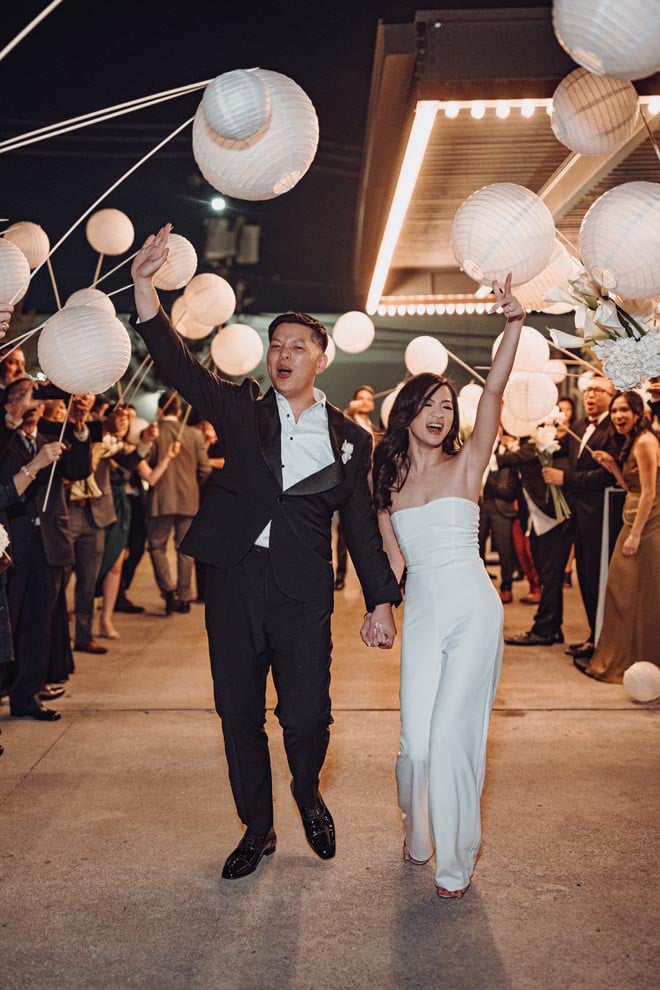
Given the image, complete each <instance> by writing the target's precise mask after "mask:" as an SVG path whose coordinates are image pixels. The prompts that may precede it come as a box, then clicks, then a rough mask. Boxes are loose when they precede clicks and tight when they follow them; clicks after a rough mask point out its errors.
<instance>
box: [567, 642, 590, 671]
mask: <svg viewBox="0 0 660 990" xmlns="http://www.w3.org/2000/svg"><path fill="white" fill-rule="evenodd" d="M570 652H571V654H572V655H573V659H574V660H591V658H592V656H593V655H594V652H595V647H594V644H593V643H583V644H582V646H578V647H577V649H575V650H571V651H570ZM585 666H586V664H585Z"/></svg>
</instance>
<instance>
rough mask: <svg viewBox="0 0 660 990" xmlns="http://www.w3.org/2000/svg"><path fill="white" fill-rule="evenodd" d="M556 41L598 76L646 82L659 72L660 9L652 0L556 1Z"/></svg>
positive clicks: (554, 11)
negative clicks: (643, 80)
mask: <svg viewBox="0 0 660 990" xmlns="http://www.w3.org/2000/svg"><path fill="white" fill-rule="evenodd" d="M552 22H553V26H554V29H555V34H556V36H557V41H558V42H559V44H560V45H561V46H562V48H563V49H564V50H565V51H567V52H568V54H569V55H570V56H571V58H572V59H573V61H575V62H577V63H578V65H583V66H584V68H585V69H589V71H590V72H595V73H596V74H597V75H599V76H614V78H616V79H644V78H645V77H646V76H652V75H653V73H654V72H658V70H660V5H658V3H657V2H655V0H653V2H651V3H650V2H649V0H626V2H625V3H622V2H621V0H598V2H595V0H554V4H553V7H552Z"/></svg>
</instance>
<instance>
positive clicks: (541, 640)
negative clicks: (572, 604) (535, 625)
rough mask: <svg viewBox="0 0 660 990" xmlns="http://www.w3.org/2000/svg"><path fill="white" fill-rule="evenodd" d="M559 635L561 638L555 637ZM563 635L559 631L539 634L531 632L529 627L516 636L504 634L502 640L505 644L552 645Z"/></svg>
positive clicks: (558, 641)
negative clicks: (544, 634) (526, 630)
mask: <svg viewBox="0 0 660 990" xmlns="http://www.w3.org/2000/svg"><path fill="white" fill-rule="evenodd" d="M558 636H561V639H558V638H557V637H558ZM563 639H564V637H563V636H562V635H561V633H553V634H552V635H550V636H539V634H538V633H535V632H532V630H531V629H530V630H529V631H528V632H526V633H520V634H519V635H518V636H505V637H504V642H505V643H506V644H507V646H554V644H555V643H561V642H563Z"/></svg>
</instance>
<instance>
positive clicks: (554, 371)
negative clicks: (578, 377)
mask: <svg viewBox="0 0 660 990" xmlns="http://www.w3.org/2000/svg"><path fill="white" fill-rule="evenodd" d="M542 370H543V371H545V373H546V375H550V378H551V379H552V381H553V382H554V383H555V385H561V383H562V382H563V381H565V380H566V375H567V373H568V372H567V371H566V365H565V364H564V362H563V361H560V360H559V359H558V358H551V360H550V361H548V362H547V363H546V364H545V365H544V366H543V369H542Z"/></svg>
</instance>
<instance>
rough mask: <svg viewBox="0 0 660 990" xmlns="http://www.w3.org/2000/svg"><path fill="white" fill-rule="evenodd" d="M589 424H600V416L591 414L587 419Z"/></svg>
mask: <svg viewBox="0 0 660 990" xmlns="http://www.w3.org/2000/svg"><path fill="white" fill-rule="evenodd" d="M587 423H588V424H589V426H598V417H594V416H589V417H588V419H587Z"/></svg>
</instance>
